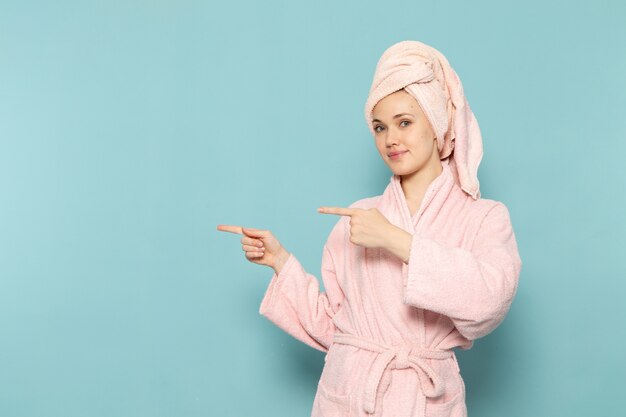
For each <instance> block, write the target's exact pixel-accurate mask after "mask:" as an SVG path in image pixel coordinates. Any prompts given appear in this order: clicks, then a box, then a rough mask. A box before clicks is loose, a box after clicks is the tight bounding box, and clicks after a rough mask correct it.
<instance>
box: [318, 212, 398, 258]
mask: <svg viewBox="0 0 626 417" xmlns="http://www.w3.org/2000/svg"><path fill="white" fill-rule="evenodd" d="M317 211H318V212H320V213H324V214H338V215H340V216H350V242H352V243H354V244H355V245H359V246H363V247H366V248H387V247H388V246H389V243H390V242H389V238H390V236H392V235H393V233H394V232H395V229H398V227H396V226H394V225H393V224H391V223H390V222H389V220H387V218H386V217H385V216H383V214H382V213H381V212H380V211H378V209H376V208H370V209H360V208H344V207H320V208H318V209H317Z"/></svg>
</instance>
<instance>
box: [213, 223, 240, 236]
mask: <svg viewBox="0 0 626 417" xmlns="http://www.w3.org/2000/svg"><path fill="white" fill-rule="evenodd" d="M217 230H221V231H222V232H230V233H237V234H239V235H242V234H243V230H241V226H228V225H225V224H220V225H218V226H217Z"/></svg>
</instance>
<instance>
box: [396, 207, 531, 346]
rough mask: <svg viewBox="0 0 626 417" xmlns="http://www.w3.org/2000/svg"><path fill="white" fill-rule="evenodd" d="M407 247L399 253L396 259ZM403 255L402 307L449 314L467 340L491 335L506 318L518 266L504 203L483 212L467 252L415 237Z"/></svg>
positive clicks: (517, 273) (519, 261)
mask: <svg viewBox="0 0 626 417" xmlns="http://www.w3.org/2000/svg"><path fill="white" fill-rule="evenodd" d="M407 234H408V233H407ZM408 235H409V236H411V235H410V234H408ZM405 238H406V237H405ZM404 244H406V241H404ZM398 247H400V248H402V246H401V244H398ZM406 249H407V248H406V246H404V252H402V250H400V249H398V253H399V254H400V257H401V256H403V255H404V254H407V253H406ZM407 255H408V265H407V267H405V268H404V271H405V272H404V274H405V276H404V278H405V282H406V287H405V291H404V303H405V304H409V305H412V306H415V307H419V308H423V309H427V310H431V311H434V312H437V313H440V314H444V315H446V316H448V317H449V318H450V319H451V320H452V321H453V322H454V324H455V326H456V328H457V329H458V331H459V332H460V333H461V334H462V335H463V336H464V337H465V338H467V339H468V340H474V339H478V338H480V337H483V336H485V335H487V334H489V333H490V332H491V331H493V330H494V329H495V328H496V327H497V326H498V325H499V324H500V323H501V322H502V320H504V317H505V315H506V314H507V312H508V310H509V308H510V305H511V303H512V301H513V297H514V296H515V293H516V291H517V286H518V280H519V274H520V270H521V266H522V261H521V259H520V257H519V253H518V249H517V243H516V240H515V234H514V232H513V228H512V226H511V222H510V218H509V212H508V209H507V208H506V206H505V205H504V204H502V203H500V202H498V203H497V204H496V205H494V207H492V208H491V209H490V210H489V211H488V212H487V214H486V215H485V217H484V219H483V221H482V223H481V226H480V228H479V230H478V233H477V235H476V238H475V240H474V244H473V246H472V249H471V251H470V250H465V249H461V248H453V247H448V246H445V245H442V244H441V243H439V242H436V241H434V240H432V239H428V238H424V237H421V236H418V235H413V236H411V237H410V247H409V251H408V254H407ZM401 259H404V258H401Z"/></svg>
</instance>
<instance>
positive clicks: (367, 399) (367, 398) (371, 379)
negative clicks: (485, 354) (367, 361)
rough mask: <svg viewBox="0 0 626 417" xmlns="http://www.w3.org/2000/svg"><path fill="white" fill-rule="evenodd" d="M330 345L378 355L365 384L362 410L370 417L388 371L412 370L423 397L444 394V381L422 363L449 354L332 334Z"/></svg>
mask: <svg viewBox="0 0 626 417" xmlns="http://www.w3.org/2000/svg"><path fill="white" fill-rule="evenodd" d="M333 341H334V342H335V343H339V344H343V345H349V346H354V347H357V348H360V349H365V350H369V351H371V352H377V353H378V356H377V357H376V359H375V360H374V363H373V365H372V368H371V372H370V373H369V375H368V377H367V380H366V381H365V392H364V397H363V408H364V409H365V411H366V412H368V413H370V414H373V413H374V411H375V410H376V398H377V396H378V395H379V388H380V382H381V380H382V377H383V373H384V372H385V370H387V369H409V368H412V369H413V370H415V372H417V375H418V376H419V381H420V386H421V389H422V393H423V395H424V396H426V397H438V396H439V395H441V394H443V392H444V390H445V382H444V380H443V379H442V378H441V377H440V376H439V375H437V373H436V372H435V370H434V369H433V368H432V367H431V366H430V365H429V364H428V362H427V361H426V360H425V359H448V358H454V352H453V351H452V350H437V349H427V348H424V347H421V346H416V345H410V344H407V343H404V344H401V345H393V346H389V345H386V344H383V343H379V342H376V341H374V340H371V339H366V338H363V337H360V336H355V335H351V334H347V333H335V334H334V336H333ZM455 362H456V358H455ZM385 388H386V387H384V388H383V390H384V389H385Z"/></svg>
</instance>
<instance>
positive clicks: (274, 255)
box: [217, 224, 289, 274]
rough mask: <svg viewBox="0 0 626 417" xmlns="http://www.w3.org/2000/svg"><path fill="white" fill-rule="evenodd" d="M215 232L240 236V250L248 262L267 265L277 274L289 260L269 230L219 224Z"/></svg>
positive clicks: (287, 253)
mask: <svg viewBox="0 0 626 417" xmlns="http://www.w3.org/2000/svg"><path fill="white" fill-rule="evenodd" d="M217 230H220V231H222V232H230V233H236V234H240V235H242V238H241V248H242V249H243V251H244V252H245V253H246V258H247V259H248V260H249V261H250V262H254V263H255V264H259V265H267V266H269V267H270V268H273V269H274V271H276V273H277V274H278V273H279V272H280V270H281V269H282V267H283V265H284V264H285V262H286V261H287V258H289V252H287V251H286V250H285V248H283V246H282V245H281V244H280V242H279V241H278V239H276V238H275V237H274V235H273V234H272V232H270V231H269V230H260V229H255V228H251V227H241V226H228V225H223V224H220V225H218V226H217Z"/></svg>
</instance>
